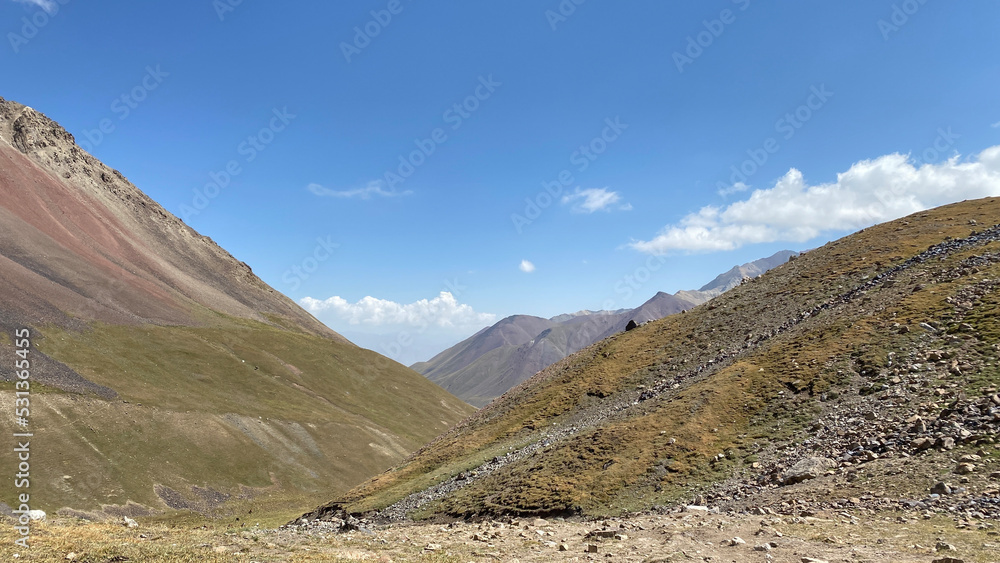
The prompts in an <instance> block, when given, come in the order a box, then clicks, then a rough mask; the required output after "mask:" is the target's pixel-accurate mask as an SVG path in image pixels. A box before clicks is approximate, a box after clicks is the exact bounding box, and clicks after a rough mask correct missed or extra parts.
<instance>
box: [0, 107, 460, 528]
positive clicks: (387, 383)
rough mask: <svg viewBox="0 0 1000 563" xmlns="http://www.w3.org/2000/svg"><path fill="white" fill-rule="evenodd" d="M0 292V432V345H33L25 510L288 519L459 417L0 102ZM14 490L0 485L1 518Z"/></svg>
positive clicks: (4, 403)
mask: <svg viewBox="0 0 1000 563" xmlns="http://www.w3.org/2000/svg"><path fill="white" fill-rule="evenodd" d="M0 284H2V285H3V287H4V291H3V292H0V412H3V413H5V414H7V415H9V416H11V417H13V413H14V406H15V400H18V401H20V400H21V399H16V396H15V386H14V381H15V380H16V379H17V377H16V374H15V373H14V371H13V370H12V369H11V368H12V367H13V366H14V365H15V360H17V359H18V358H17V357H15V355H14V350H13V346H12V341H11V339H10V337H11V336H12V335H13V334H14V333H15V331H17V330H22V329H24V328H27V329H28V332H29V333H30V345H31V348H30V350H29V354H30V358H31V359H30V365H31V372H30V385H31V391H32V393H33V397H32V403H33V404H32V409H31V418H30V422H31V431H32V432H33V433H34V434H35V435H36V436H38V437H39V439H40V440H44V442H45V444H46V447H45V448H41V449H33V450H32V452H31V453H32V457H31V459H32V462H33V463H32V468H31V469H32V473H31V475H32V482H31V485H32V499H37V501H36V502H35V503H34V504H32V508H39V509H43V510H45V511H47V512H61V513H62V514H65V515H71V516H76V517H83V518H87V519H97V520H100V519H104V518H107V517H110V516H115V517H120V516H122V515H129V516H132V517H136V516H140V515H150V516H151V515H158V514H164V513H168V512H170V511H176V510H191V511H195V512H198V513H201V514H204V515H207V516H225V515H234V514H235V513H238V512H239V511H240V510H253V509H254V508H256V509H257V510H258V511H261V510H263V511H265V512H272V513H274V512H278V513H284V512H286V511H291V510H293V507H294V506H297V505H306V506H308V505H309V504H311V502H310V501H309V500H308V499H309V498H311V496H312V495H314V494H316V493H317V492H318V491H329V492H331V493H336V492H337V491H343V490H346V489H347V488H348V487H350V486H351V485H353V484H356V483H357V482H360V481H361V480H363V479H364V478H367V477H369V476H371V475H374V474H376V473H378V472H379V471H382V470H384V469H385V468H386V467H388V466H389V465H391V463H392V462H393V461H396V460H400V459H402V458H403V457H405V455H407V454H408V453H409V452H410V451H412V450H414V449H415V448H417V447H419V446H420V445H422V444H423V443H425V442H426V441H427V440H428V439H430V438H431V437H433V436H434V435H436V434H437V433H439V432H440V431H441V430H443V429H444V428H447V427H448V426H450V425H451V424H453V423H454V422H457V421H458V420H460V419H461V418H463V417H464V416H466V415H467V414H469V413H470V412H471V410H472V409H471V408H470V407H469V406H468V405H466V404H464V403H462V402H461V401H460V400H458V399H457V398H455V397H453V396H451V395H449V394H448V393H447V392H444V391H443V390H441V389H440V388H439V387H437V386H435V385H433V384H432V383H430V382H429V381H427V380H426V379H425V378H423V377H422V376H420V375H419V374H417V373H415V372H413V371H412V370H409V369H408V368H406V367H404V366H402V365H399V364H398V363H396V362H392V361H391V360H388V359H386V358H384V357H382V356H379V355H378V354H376V353H374V352H370V351H367V350H364V349H362V348H359V347H358V346H355V345H354V344H353V343H351V342H349V341H348V340H346V339H345V338H343V337H342V336H341V335H339V334H337V333H336V332H334V331H333V330H331V329H329V328H328V327H326V326H325V325H323V324H322V323H320V322H319V321H318V320H316V319H315V317H313V316H312V315H310V314H309V313H308V312H306V311H305V310H303V309H302V308H301V307H299V306H298V305H297V304H295V303H294V302H293V301H292V300H291V299H289V298H288V297H286V296H284V295H283V294H281V293H280V292H277V291H276V290H274V289H273V288H271V287H270V286H268V285H267V284H266V283H264V282H263V281H262V280H261V279H260V278H259V277H257V276H256V275H255V274H254V273H253V272H252V270H251V268H250V266H248V265H247V264H245V263H243V262H241V261H239V260H237V259H236V258H234V257H233V256H232V255H231V254H230V253H228V252H227V251H225V250H224V249H222V248H221V247H219V246H218V245H216V244H215V243H214V242H212V240H211V239H210V238H208V237H205V236H203V235H201V234H199V233H197V232H196V231H194V230H193V229H192V228H190V227H189V226H187V225H185V224H184V223H183V221H181V220H180V219H179V218H177V217H175V216H173V215H172V214H170V213H169V212H167V211H166V210H165V209H164V208H163V207H162V206H160V205H159V204H157V203H156V202H155V201H153V200H152V199H151V198H149V197H148V196H147V195H146V194H144V193H143V192H142V191H141V190H140V189H139V188H138V187H136V186H134V185H132V184H131V183H129V182H128V180H127V179H126V178H125V176H124V175H123V174H121V173H120V172H118V171H115V170H113V169H111V168H110V167H107V166H106V165H104V164H103V163H101V162H100V161H98V160H97V159H96V158H94V157H93V156H92V155H90V154H88V153H87V152H85V151H83V150H82V149H81V148H80V147H79V146H77V145H76V144H75V142H74V139H73V137H72V135H70V134H69V133H68V132H66V131H65V130H64V129H62V128H61V127H60V126H59V125H58V123H56V122H55V121H52V120H51V119H49V118H47V117H45V116H44V115H42V114H41V113H39V112H37V111H35V110H33V109H31V108H29V107H27V106H24V105H21V104H18V103H16V102H11V101H7V100H4V99H0ZM18 390H21V388H18ZM42 437H44V438H42ZM195 453H197V455H195ZM13 455H14V454H12V452H9V451H8V452H7V453H5V454H2V455H0V459H2V460H3V463H14V464H15V465H16V461H15V460H14V457H13ZM13 486H14V483H13V480H7V481H5V482H4V483H3V484H0V492H2V494H3V497H4V498H15V494H14V493H15V491H14V489H13ZM8 508H9V507H8ZM4 509H5V507H4V505H0V510H4Z"/></svg>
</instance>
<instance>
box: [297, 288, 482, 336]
mask: <svg viewBox="0 0 1000 563" xmlns="http://www.w3.org/2000/svg"><path fill="white" fill-rule="evenodd" d="M299 304H300V305H302V307H304V308H305V309H306V310H307V311H309V312H311V313H314V314H318V313H332V314H333V315H334V316H335V317H337V319H339V320H341V321H345V322H347V323H348V324H351V325H368V326H386V325H406V326H415V327H426V326H438V327H467V326H472V325H488V324H492V323H493V322H494V321H495V320H496V315H493V314H490V313H477V312H476V311H474V310H473V309H472V307H471V306H469V305H463V304H460V303H459V302H458V301H457V300H456V299H455V296H454V295H452V294H451V293H449V292H447V291H442V292H441V294H440V295H438V296H437V297H435V298H433V299H421V300H420V301H417V302H415V303H409V304H401V303H396V302H394V301H386V300H385V299H376V298H374V297H365V298H364V299H362V300H360V301H358V302H357V303H349V302H348V301H347V300H346V299H343V298H341V297H336V296H335V297H331V298H329V299H327V300H325V301H320V300H319V299H314V298H312V297H305V298H303V299H301V300H300V301H299Z"/></svg>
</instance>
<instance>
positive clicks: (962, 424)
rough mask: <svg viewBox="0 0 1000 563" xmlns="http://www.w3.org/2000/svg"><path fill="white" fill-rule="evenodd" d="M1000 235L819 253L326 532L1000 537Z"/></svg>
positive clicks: (620, 353)
mask: <svg viewBox="0 0 1000 563" xmlns="http://www.w3.org/2000/svg"><path fill="white" fill-rule="evenodd" d="M998 223H1000V199H996V198H992V199H982V200H976V201H967V202H962V203H957V204H953V205H948V206H944V207H940V208H936V209H932V210H929V211H925V212H921V213H917V214H915V215H911V216H909V217H905V218H903V219H900V220H897V221H892V222H889V223H885V224H881V225H877V226H875V227H871V228H868V229H864V230H862V231H860V232H858V233H855V234H853V235H850V236H848V237H846V238H843V239H841V240H838V241H835V242H831V243H829V244H827V245H825V246H823V247H821V248H818V249H815V250H812V251H810V252H808V253H806V254H803V255H801V256H799V257H798V258H796V259H795V260H793V261H791V262H788V263H787V264H785V265H782V266H780V267H777V268H774V269H772V270H771V271H769V272H767V273H766V274H764V275H763V276H761V277H759V278H756V279H755V280H754V281H752V282H750V283H745V284H742V285H740V286H739V287H736V288H734V289H733V290H731V291H729V292H726V293H724V294H722V295H720V296H718V297H716V298H714V299H712V300H711V301H709V302H707V303H704V304H702V305H699V306H698V307H695V308H694V309H692V310H690V311H688V312H687V314H684V315H673V316H670V317H667V318H665V319H662V320H659V321H654V322H652V323H648V324H646V325H645V326H642V327H639V328H637V329H635V330H632V331H629V332H625V333H620V334H617V335H615V336H612V337H610V338H608V339H605V340H602V341H601V342H598V343H596V344H594V345H592V346H589V347H587V348H585V349H584V350H582V351H580V352H578V353H576V354H574V355H572V356H570V357H568V358H566V359H564V360H562V361H560V362H558V363H556V364H554V365H553V366H551V367H549V368H547V369H545V370H544V371H542V372H541V373H539V374H537V375H535V376H534V377H532V378H531V379H529V380H528V381H526V382H524V383H522V384H521V385H518V386H517V387H515V388H514V389H512V390H510V391H508V392H507V393H506V394H505V395H504V396H502V397H500V398H499V399H497V400H496V401H494V402H493V403H491V404H490V405H489V406H487V407H486V408H484V409H482V410H480V411H479V412H478V413H476V414H475V415H474V416H473V417H471V418H469V419H467V420H465V421H464V422H462V423H461V424H460V425H458V426H456V427H455V428H452V429H451V430H449V431H448V432H446V433H444V434H442V435H441V436H439V437H438V438H437V439H435V440H434V441H433V442H432V443H431V444H429V445H427V446H425V447H424V448H422V449H421V450H420V451H419V452H417V453H416V454H414V455H413V456H411V457H410V458H409V459H407V460H406V462H404V463H403V464H401V465H398V466H396V467H395V468H393V469H392V470H391V471H388V472H386V473H384V474H382V475H379V476H378V477H375V478H373V479H371V480H369V481H368V482H367V483H365V484H364V485H362V486H360V487H357V488H355V489H353V490H352V491H351V492H350V493H348V494H347V495H344V496H342V497H338V498H337V502H335V503H332V504H329V505H327V506H325V507H321V508H320V509H318V510H317V511H315V512H313V513H312V514H310V515H309V516H308V517H307V518H317V517H318V518H321V519H322V518H324V517H326V516H325V515H329V514H335V513H337V512H338V511H346V512H349V513H352V514H367V515H368V516H369V517H372V518H376V519H379V518H381V519H390V520H391V519H398V518H406V517H409V518H424V517H428V516H431V515H436V514H437V515H451V516H473V515H511V514H515V515H552V514H555V515H570V514H580V515H590V516H614V515H622V514H627V513H631V512H633V511H650V510H653V511H657V510H670V509H671V507H677V506H680V507H684V506H687V505H694V506H695V509H694V510H699V509H700V510H710V511H723V512H725V511H735V512H748V513H754V514H761V515H767V514H774V513H780V514H788V515H795V516H799V517H804V516H812V515H814V514H816V513H817V511H820V510H827V511H836V510H837V509H838V507H840V508H841V509H843V508H846V507H848V506H850V507H852V508H856V509H860V508H864V509H866V510H871V511H885V512H881V513H882V514H889V515H891V514H893V513H894V511H923V512H928V513H931V514H933V513H935V512H948V513H950V514H956V515H962V514H964V515H966V516H965V517H966V518H996V517H1000V502H998V499H1000V481H998V479H1000V472H998V471H1000V455H998V454H1000V451H998V449H997V446H996V436H997V433H998V431H1000V396H998V395H997V391H998V384H1000V376H998V373H1000V372H998V355H1000V354H998V350H997V348H998V337H1000V319H998V317H997V315H996V313H995V312H996V310H997V309H998V307H1000V293H998V291H997V290H998V288H1000V225H998ZM994 225H996V226H994ZM877 513H879V512H877ZM341 514H342V512H341Z"/></svg>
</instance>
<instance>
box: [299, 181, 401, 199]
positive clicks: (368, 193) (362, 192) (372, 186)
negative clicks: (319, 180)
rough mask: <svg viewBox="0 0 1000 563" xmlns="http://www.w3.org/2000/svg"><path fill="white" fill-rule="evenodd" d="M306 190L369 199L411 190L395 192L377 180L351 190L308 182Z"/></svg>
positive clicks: (391, 195)
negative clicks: (385, 187) (384, 187)
mask: <svg viewBox="0 0 1000 563" xmlns="http://www.w3.org/2000/svg"><path fill="white" fill-rule="evenodd" d="M306 189H307V190H309V191H310V192H312V193H313V194H315V195H318V196H325V197H339V198H345V199H346V198H352V197H356V198H360V199H371V198H372V196H378V197H398V196H405V195H410V194H412V193H413V192H411V191H409V190H407V191H405V192H397V191H395V190H385V189H383V188H382V182H381V181H379V180H373V181H371V182H368V185H367V186H365V187H363V188H354V189H351V190H331V189H330V188H325V187H323V186H321V185H319V184H309V185H308V186H307V187H306Z"/></svg>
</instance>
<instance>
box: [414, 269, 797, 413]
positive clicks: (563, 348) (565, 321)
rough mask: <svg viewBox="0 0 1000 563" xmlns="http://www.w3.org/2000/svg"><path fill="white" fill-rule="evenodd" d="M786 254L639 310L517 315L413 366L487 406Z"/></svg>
mask: <svg viewBox="0 0 1000 563" xmlns="http://www.w3.org/2000/svg"><path fill="white" fill-rule="evenodd" d="M796 254H798V253H796V252H792V251H790V250H783V251H781V252H778V253H776V254H774V255H773V256H769V257H767V258H762V259H760V260H755V261H754V262H750V263H748V264H743V265H742V266H734V267H733V269H731V270H729V271H728V272H726V273H724V274H721V275H719V276H717V277H716V278H715V279H714V280H712V281H711V282H709V283H708V284H707V285H705V286H704V287H702V288H701V289H699V290H697V291H679V292H677V293H676V294H675V295H671V294H669V293H664V292H662V291H661V292H659V293H657V294H656V295H654V296H653V297H652V298H650V299H649V301H646V302H645V303H643V304H642V305H640V306H639V307H636V308H635V309H619V310H617V311H587V310H583V311H579V312H576V313H570V314H565V315H557V316H555V317H552V318H551V319H543V318H541V317H533V316H530V315H515V316H512V317H507V318H505V319H502V320H501V321H500V322H498V323H497V324H495V325H493V326H492V327H488V328H485V329H483V330H481V331H479V332H478V333H476V334H474V335H472V336H470V337H469V338H467V339H466V340H463V341H462V342H459V343H458V344H456V345H455V346H452V347H451V348H449V349H447V350H445V351H444V352H441V353H440V354H438V355H437V356H435V357H433V358H431V359H430V360H428V361H426V362H420V363H416V364H414V365H412V366H411V367H412V368H413V369H414V370H416V371H417V372H419V373H422V374H424V375H425V376H426V377H427V378H428V379H430V380H431V381H433V382H435V383H437V384H438V385H440V386H441V387H443V388H445V389H446V390H447V391H449V392H450V393H454V394H455V395H457V396H458V397H460V398H462V399H463V400H465V401H466V402H468V403H469V404H471V405H475V406H478V407H482V406H485V405H486V404H488V403H489V402H490V401H492V400H493V399H495V398H496V397H499V396H500V395H503V394H504V393H505V392H506V391H507V390H508V389H510V388H512V387H514V386H515V385H517V384H518V383H521V382H522V381H524V380H526V379H528V378H529V377H531V376H532V375H534V374H535V373H538V372H539V371H541V370H542V369H544V368H546V367H548V366H550V365H552V364H554V363H555V362H558V361H559V360H561V359H563V358H565V357H566V356H569V355H570V354H572V353H574V352H576V351H578V350H581V349H583V348H585V347H587V346H589V345H591V344H593V343H594V342H597V341H599V340H603V339H604V338H607V337H609V336H611V335H612V334H615V333H618V332H622V331H624V330H625V327H627V326H628V323H629V322H630V321H635V322H636V323H637V324H639V323H644V322H647V321H652V320H656V319H661V318H663V317H665V316H667V315H673V314H674V313H680V312H681V311H686V310H688V309H690V308H692V307H694V306H695V305H698V304H700V303H704V302H705V301H708V300H709V299H711V298H713V297H715V296H717V295H720V294H721V293H723V292H724V291H728V290H729V289H732V288H733V287H736V286H738V285H739V284H740V283H742V282H743V280H744V279H748V278H753V277H756V276H758V275H760V274H762V273H764V272H766V271H767V270H769V269H771V268H773V267H775V266H777V265H779V264H783V263H785V262H787V261H788V258H789V257H790V256H795V255H796Z"/></svg>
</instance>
